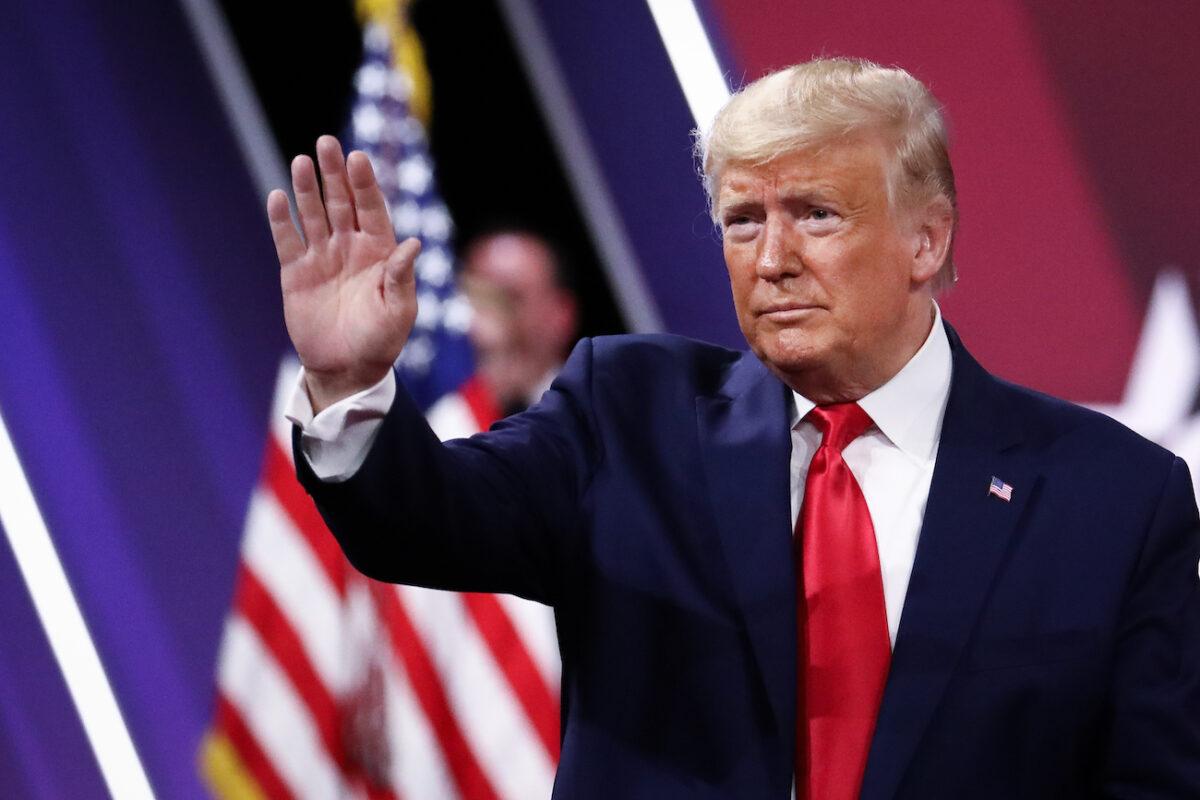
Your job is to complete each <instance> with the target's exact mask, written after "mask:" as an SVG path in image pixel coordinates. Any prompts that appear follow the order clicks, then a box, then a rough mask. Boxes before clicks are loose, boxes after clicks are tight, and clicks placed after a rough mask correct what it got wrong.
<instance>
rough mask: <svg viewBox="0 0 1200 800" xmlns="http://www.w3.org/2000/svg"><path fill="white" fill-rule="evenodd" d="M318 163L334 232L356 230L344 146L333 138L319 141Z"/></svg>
mask: <svg viewBox="0 0 1200 800" xmlns="http://www.w3.org/2000/svg"><path fill="white" fill-rule="evenodd" d="M317 163H318V164H320V165H321V185H322V186H324V187H325V213H326V214H327V215H328V216H329V227H330V228H331V229H332V230H334V231H352V230H354V229H355V227H357V226H356V224H355V219H354V201H353V200H351V198H350V181H349V180H348V179H347V177H346V159H345V158H343V157H342V146H341V145H340V144H339V143H338V140H337V139H335V138H334V137H332V136H322V137H321V138H320V139H317Z"/></svg>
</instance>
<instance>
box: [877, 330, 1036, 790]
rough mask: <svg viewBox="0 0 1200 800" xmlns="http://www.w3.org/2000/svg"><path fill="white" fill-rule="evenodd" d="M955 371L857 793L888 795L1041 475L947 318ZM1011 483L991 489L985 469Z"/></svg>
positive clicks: (996, 391) (998, 394) (995, 387)
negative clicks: (1005, 490)
mask: <svg viewBox="0 0 1200 800" xmlns="http://www.w3.org/2000/svg"><path fill="white" fill-rule="evenodd" d="M947 333H948V334H949V337H950V342H951V347H952V348H953V353H954V375H953V379H952V383H951V389H950V398H949V401H948V403H947V406H946V415H945V419H944V421H943V424H942V434H941V440H940V444H939V447H938V455H937V463H936V465H935V466H934V473H933V480H932V483H931V486H930V490H929V500H928V502H927V504H926V507H925V519H924V522H923V524H922V526H921V535H920V540H919V542H918V545H917V553H916V559H915V561H914V563H913V571H912V577H911V578H910V580H909V585H908V592H907V594H906V596H905V601H904V611H903V612H902V616H901V619H900V629H899V633H898V635H897V639H896V647H895V650H894V652H893V654H892V663H891V670H890V672H889V675H888V682H887V688H886V689H885V692H884V697H883V703H882V705H881V707H880V711H879V718H878V722H877V724H876V728H875V738H874V739H873V741H872V745H871V753H870V757H869V759H868V762H867V771H866V775H865V777H864V781H863V790H862V797H863V798H864V800H883V799H884V798H892V797H894V796H895V795H896V792H897V790H898V789H899V786H900V782H901V780H902V779H903V777H904V772H905V770H906V769H907V767H908V765H909V762H910V761H911V760H912V758H913V755H914V754H915V752H916V750H917V747H918V745H919V743H920V740H921V738H922V736H923V735H924V732H925V730H926V728H927V726H928V724H929V722H930V719H931V718H932V717H933V714H934V712H935V710H936V709H937V706H938V703H939V702H940V701H941V698H942V695H943V694H944V692H945V690H946V687H947V684H948V683H949V681H950V678H951V675H952V674H953V672H954V670H955V668H956V667H957V665H958V662H959V659H960V656H961V655H962V652H963V649H964V647H965V645H966V643H967V641H968V640H969V638H970V635H971V632H972V630H973V629H974V627H975V623H976V621H977V619H978V616H979V613H980V611H981V609H982V606H983V603H984V601H985V600H986V598H987V594H988V592H989V589H990V587H991V584H992V579H993V577H994V576H995V573H996V570H997V568H998V566H999V565H1000V563H1001V561H1002V560H1003V556H1004V554H1005V552H1006V551H1007V550H1008V548H1009V545H1010V542H1011V540H1012V537H1013V535H1014V531H1015V529H1016V526H1017V523H1018V521H1019V520H1020V518H1021V514H1022V511H1023V509H1024V508H1025V505H1026V502H1027V501H1028V500H1029V498H1030V496H1031V495H1032V494H1033V493H1034V490H1035V487H1036V486H1037V484H1038V481H1039V476H1038V474H1037V472H1036V470H1035V469H1034V468H1033V467H1032V466H1031V465H1029V464H1028V463H1026V460H1025V459H1024V458H1022V454H1021V450H1020V448H1019V447H1017V446H1016V445H1017V444H1019V442H1020V441H1021V438H1022V435H1021V432H1020V430H1019V429H1018V427H1017V423H1018V421H1017V420H1015V419H1013V418H1012V416H1011V414H1009V413H1007V410H1006V408H1005V404H1004V398H1003V390H1002V388H1001V386H1000V384H999V383H998V382H997V381H996V380H995V379H994V378H992V377H991V376H990V375H988V374H987V373H986V372H985V371H984V370H983V368H982V367H980V366H979V364H978V363H977V362H976V361H975V360H974V359H973V358H971V356H970V355H969V354H968V353H967V352H966V350H965V349H964V348H963V346H962V343H961V342H960V341H959V339H958V337H957V336H956V335H955V334H954V331H953V329H951V328H950V327H949V326H947ZM993 476H994V477H997V478H999V479H1000V480H1002V481H1003V482H1005V483H1007V484H1009V485H1010V486H1012V487H1013V492H1012V499H1011V501H1009V502H1005V501H1004V500H1001V499H1000V498H998V497H994V496H991V495H989V493H988V487H989V485H990V482H991V479H992V477H993Z"/></svg>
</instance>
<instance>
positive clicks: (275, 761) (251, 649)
mask: <svg viewBox="0 0 1200 800" xmlns="http://www.w3.org/2000/svg"><path fill="white" fill-rule="evenodd" d="M217 679H218V681H219V683H220V686H221V689H222V691H223V692H224V694H225V697H226V699H227V700H229V702H230V703H232V704H233V705H234V707H235V708H237V710H238V713H239V714H241V717H242V719H243V720H244V721H245V723H246V727H247V728H249V729H250V732H251V733H252V734H253V735H254V740H255V741H256V742H257V743H258V745H259V747H261V748H262V751H263V754H264V755H265V756H266V758H267V760H268V761H270V762H271V766H272V767H274V768H275V771H276V772H277V773H278V774H279V777H280V778H281V779H283V781H284V782H285V783H286V784H287V785H288V788H289V789H290V790H291V791H292V793H293V794H294V795H295V796H296V797H301V798H309V797H311V798H331V797H342V796H343V788H344V787H343V786H342V781H341V776H340V772H339V771H338V768H337V766H336V764H335V763H334V762H333V760H332V758H330V756H329V754H328V752H327V751H326V750H325V746H324V744H323V743H322V742H321V737H320V734H319V732H318V729H317V726H316V724H315V723H314V721H313V718H312V715H311V714H309V711H308V708H307V707H306V706H305V705H304V703H303V702H302V701H301V700H300V698H299V696H297V694H296V691H295V689H294V688H293V687H292V684H291V681H289V679H288V677H287V675H286V674H285V673H284V672H283V670H282V669H281V668H280V666H279V665H278V664H277V663H276V661H275V658H274V657H273V656H272V655H271V653H270V652H269V651H268V650H267V649H266V647H264V645H263V643H262V641H261V640H260V639H259V638H258V635H257V633H255V631H254V629H253V628H251V627H250V624H249V623H248V622H246V620H244V619H242V618H241V617H240V616H237V615H234V616H233V617H230V619H229V621H228V622H227V623H226V625H225V640H224V643H223V646H222V648H221V658H220V661H219V664H218V675H217Z"/></svg>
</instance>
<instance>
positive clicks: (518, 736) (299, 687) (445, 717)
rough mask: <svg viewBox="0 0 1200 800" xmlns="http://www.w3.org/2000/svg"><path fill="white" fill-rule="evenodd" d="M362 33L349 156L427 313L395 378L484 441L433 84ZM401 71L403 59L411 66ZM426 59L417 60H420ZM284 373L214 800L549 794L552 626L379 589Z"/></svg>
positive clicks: (252, 529)
mask: <svg viewBox="0 0 1200 800" xmlns="http://www.w3.org/2000/svg"><path fill="white" fill-rule="evenodd" d="M388 23H390V24H379V23H371V24H368V25H367V26H366V28H365V30H364V45H365V46H364V63H363V65H362V67H361V68H360V69H359V71H358V74H357V76H356V89H357V97H356V102H355V105H354V110H353V117H352V121H351V136H350V137H349V139H350V142H351V145H352V146H353V147H354V148H356V149H361V150H364V151H365V152H366V153H367V154H368V156H370V158H371V161H372V163H373V165H374V168H375V174H376V176H377V177H378V178H379V181H380V184H381V186H382V187H383V190H384V193H385V195H386V196H387V199H388V206H389V208H390V210H391V215H392V221H393V224H394V227H395V229H396V233H397V236H398V237H407V236H419V237H420V238H421V240H422V245H423V248H424V249H423V251H422V253H421V256H420V257H419V258H418V260H417V263H416V273H417V292H418V303H419V308H420V310H419V312H418V314H419V316H418V318H417V322H416V326H415V328H414V332H413V335H412V337H411V339H410V340H409V342H408V344H407V345H406V347H405V350H404V354H403V355H402V356H401V358H400V360H399V362H398V363H397V370H398V372H399V374H400V375H401V378H402V380H403V381H404V383H405V385H406V386H407V387H408V389H409V391H410V393H412V394H413V396H414V397H415V398H416V399H417V400H418V402H420V403H422V404H423V406H425V407H426V408H427V413H428V416H429V419H430V423H431V425H433V427H434V429H435V430H436V431H437V432H438V434H439V435H440V436H442V437H443V438H448V437H451V436H464V435H469V434H471V433H474V432H476V431H478V430H481V429H483V428H486V427H487V425H488V424H490V423H491V422H492V421H493V420H494V419H495V417H496V413H495V410H494V408H493V404H492V403H491V401H490V400H489V398H488V397H487V394H486V392H485V391H484V390H483V389H482V387H481V385H480V384H479V383H478V382H477V381H476V380H475V379H474V378H473V377H472V374H473V373H472V361H471V356H470V348H469V346H468V342H467V340H466V336H465V333H466V330H467V326H468V324H469V321H470V309H469V307H468V306H467V305H466V303H465V301H464V299H463V298H462V297H461V296H460V295H459V294H458V292H457V291H456V289H455V286H454V281H453V255H452V252H451V247H450V236H451V233H452V226H451V222H450V216H449V214H448V213H447V211H446V208H445V206H444V205H443V203H442V201H441V199H440V197H439V196H438V193H437V187H436V184H435V181H434V174H433V165H432V163H431V161H430V158H429V152H428V146H427V141H426V136H425V128H424V125H423V124H422V122H421V121H420V120H419V119H418V117H417V116H416V115H414V114H413V113H412V110H411V105H412V102H411V101H412V99H413V92H414V89H415V88H417V87H419V82H420V81H421V80H423V79H424V78H423V74H422V73H420V72H419V71H417V70H415V69H414V68H413V67H412V66H411V65H412V64H413V63H414V62H413V60H412V58H411V56H412V53H413V50H412V48H414V47H419V44H418V43H417V42H416V41H415V34H414V33H413V32H412V31H411V29H408V28H406V27H404V25H403V22H402V21H401V20H399V18H395V19H391V20H388ZM405 47H408V48H410V49H409V51H408V53H407V55H408V56H409V58H405V59H404V61H403V63H405V64H406V65H408V68H407V69H399V68H397V67H396V66H395V64H396V63H397V62H396V61H395V60H394V59H395V55H396V53H397V52H399V53H400V54H401V55H404V54H405V53H404V49H403V48H405ZM417 52H419V50H418V51H417ZM298 369H299V366H298V364H297V363H296V362H295V360H294V359H288V360H286V361H285V362H284V364H283V365H282V367H281V369H280V372H279V377H278V381H277V384H276V393H275V398H276V400H275V409H274V412H273V414H272V420H273V421H274V422H273V426H272V433H271V436H270V437H269V441H268V443H267V452H266V458H265V461H264V467H263V473H262V477H261V479H260V481H259V484H258V486H257V487H256V489H255V491H254V494H253V497H252V499H251V503H250V509H249V513H248V516H247V520H246V528H245V535H244V539H243V545H242V561H241V565H240V568H239V576H238V583H237V588H236V590H235V597H234V602H233V608H232V610H231V612H230V616H229V619H228V621H227V623H226V630H225V637H224V640H223V643H222V647H221V653H220V656H219V659H218V669H217V700H216V711H215V717H214V722H213V726H212V730H211V732H210V735H209V736H208V737H207V739H206V741H205V744H204V747H203V751H202V756H201V765H202V770H203V772H204V775H205V778H206V780H207V782H208V783H209V785H210V787H211V788H212V789H213V792H214V794H215V795H217V796H218V797H223V798H242V797H264V796H265V797H270V798H286V797H299V798H341V797H364V798H411V799H412V800H439V799H440V798H446V799H447V800H449V799H450V798H468V799H470V800H474V799H475V798H512V799H513V800H517V799H518V798H519V799H520V800H527V799H528V798H537V797H549V795H550V790H551V786H552V783H553V778H554V769H555V765H556V763H557V761H558V748H559V738H558V726H559V719H558V706H559V701H558V690H557V686H558V678H559V674H560V671H561V667H560V665H559V662H558V653H557V645H556V642H555V638H554V627H553V620H552V617H551V615H550V612H549V610H548V609H546V608H545V607H543V606H539V605H536V604H533V603H530V602H528V601H524V600H519V599H517V598H513V597H508V596H497V595H483V594H465V595H464V594H451V593H445V592H434V591H430V590H424V589H415V588H411V587H400V586H392V585H389V584H381V583H377V582H375V581H371V580H368V579H367V578H365V577H363V576H362V575H360V574H359V573H357V572H356V571H355V570H354V569H353V568H352V567H351V566H350V565H349V564H348V563H347V562H346V560H345V558H344V557H343V556H342V554H341V552H340V550H339V549H338V546H337V544H336V542H335V541H334V540H333V537H332V536H331V535H330V534H329V532H328V531H327V530H326V529H325V526H324V523H323V522H322V521H321V519H320V517H319V516H318V515H317V512H316V510H315V508H314V507H313V504H312V502H311V501H310V500H309V498H308V496H307V495H306V494H305V493H304V491H303V489H301V488H300V486H299V484H298V483H297V482H296V479H295V473H294V470H293V466H292V463H291V448H290V435H291V432H290V429H289V427H288V424H287V422H286V420H284V418H283V413H282V409H283V408H284V406H285V405H286V402H287V396H288V394H289V393H290V392H291V390H292V388H293V387H294V386H295V381H296V376H297V372H298Z"/></svg>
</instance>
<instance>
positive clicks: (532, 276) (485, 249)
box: [464, 233, 554, 287]
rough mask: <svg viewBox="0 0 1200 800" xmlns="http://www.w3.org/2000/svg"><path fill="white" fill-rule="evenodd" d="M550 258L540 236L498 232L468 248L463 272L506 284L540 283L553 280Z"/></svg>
mask: <svg viewBox="0 0 1200 800" xmlns="http://www.w3.org/2000/svg"><path fill="white" fill-rule="evenodd" d="M551 259H552V256H551V255H550V251H549V249H547V247H546V246H545V245H544V244H542V243H541V242H540V241H539V240H537V239H535V238H533V237H531V236H526V235H524V234H520V233H501V234H495V235H492V236H489V237H487V238H486V239H483V240H482V241H478V242H476V243H475V244H474V245H472V246H471V247H470V248H469V249H468V250H467V254H466V258H465V263H464V272H465V273H466V274H467V275H468V276H469V277H472V278H475V279H481V280H486V281H491V282H495V283H500V284H504V285H506V286H513V287H531V286H540V285H542V284H549V283H551V282H552V281H553V278H554V267H553V264H552V261H551Z"/></svg>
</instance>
